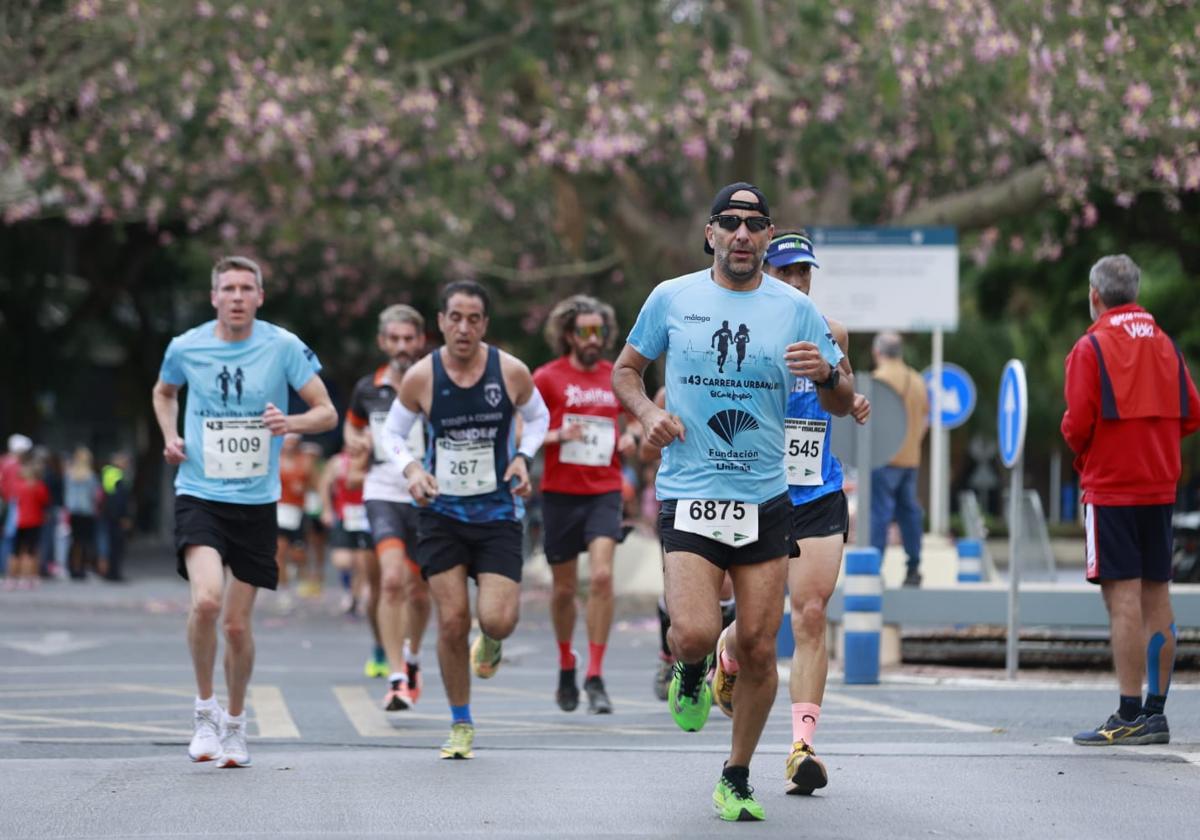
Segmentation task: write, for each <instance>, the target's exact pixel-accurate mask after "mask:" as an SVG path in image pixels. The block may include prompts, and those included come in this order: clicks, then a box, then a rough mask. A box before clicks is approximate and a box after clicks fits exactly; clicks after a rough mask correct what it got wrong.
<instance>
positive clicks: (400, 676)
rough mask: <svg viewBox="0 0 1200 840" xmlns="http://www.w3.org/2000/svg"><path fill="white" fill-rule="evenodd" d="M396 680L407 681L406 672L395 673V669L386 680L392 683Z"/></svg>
mask: <svg viewBox="0 0 1200 840" xmlns="http://www.w3.org/2000/svg"><path fill="white" fill-rule="evenodd" d="M397 681H398V682H402V683H406V682H408V674H397V673H396V672H395V671H393V672H392V673H391V675H389V676H388V682H390V683H394V682H397Z"/></svg>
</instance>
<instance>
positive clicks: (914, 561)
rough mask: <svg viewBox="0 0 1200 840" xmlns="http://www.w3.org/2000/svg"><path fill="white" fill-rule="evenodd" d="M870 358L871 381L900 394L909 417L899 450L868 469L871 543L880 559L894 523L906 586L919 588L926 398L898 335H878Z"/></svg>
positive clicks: (927, 418) (927, 405) (926, 424)
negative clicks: (920, 481)
mask: <svg viewBox="0 0 1200 840" xmlns="http://www.w3.org/2000/svg"><path fill="white" fill-rule="evenodd" d="M871 355H872V356H874V358H875V372H874V377H875V379H876V380H878V381H880V382H883V383H884V384H885V385H888V386H890V387H891V389H892V390H893V391H895V392H896V393H897V394H898V395H899V396H900V399H901V400H902V401H903V402H904V413H905V415H906V416H907V417H908V428H907V430H906V431H905V433H904V442H903V443H902V444H901V445H900V451H898V452H897V453H896V454H895V456H894V457H893V458H892V460H891V461H889V462H888V463H887V465H886V466H882V467H876V468H875V469H873V470H871V545H872V546H874V547H875V548H877V549H878V550H879V555H880V557H882V556H883V552H884V549H886V548H887V534H888V528H889V526H891V524H892V522H893V521H895V522H896V523H897V524H898V525H899V526H900V536H901V539H902V540H903V542H904V552H905V554H907V555H908V560H907V566H908V571H907V572H906V574H905V576H904V585H905V586H920V585H921V571H920V570H921V535H922V533H923V532H924V512H923V511H922V510H921V503H920V502H919V501H917V474H918V472H919V471H920V468H921V441H922V440H924V438H925V432H926V430H927V429H928V428H929V394H928V393H927V391H926V389H925V380H924V379H922V378H921V374H919V373H917V372H916V371H915V370H913V369H912V368H911V367H909V366H908V365H907V364H906V363H905V361H904V345H903V343H902V342H901V341H900V336H899V334H898V333H894V332H881V333H879V334H878V335H877V336H875V341H874V342H873V343H872V344H871Z"/></svg>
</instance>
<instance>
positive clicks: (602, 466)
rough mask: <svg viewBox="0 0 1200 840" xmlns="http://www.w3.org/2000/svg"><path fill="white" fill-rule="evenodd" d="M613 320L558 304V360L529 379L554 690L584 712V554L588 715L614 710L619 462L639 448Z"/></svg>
mask: <svg viewBox="0 0 1200 840" xmlns="http://www.w3.org/2000/svg"><path fill="white" fill-rule="evenodd" d="M616 329H617V321H616V316H615V315H614V313H613V309H612V307H611V306H609V305H608V304H605V303H601V302H600V301H598V300H596V299H595V298H591V297H587V296H586V295H573V296H571V297H569V298H567V299H566V300H562V301H559V303H558V304H557V305H555V307H554V309H553V310H551V312H550V317H549V318H548V319H547V321H546V328H545V336H546V342H547V343H548V344H549V345H550V347H551V348H552V349H554V350H555V351H556V352H557V353H559V358H557V359H555V360H554V361H553V362H549V363H547V364H545V365H542V366H541V367H540V368H538V369H537V370H535V371H534V372H533V384H534V385H536V386H537V389H538V391H539V392H540V393H541V394H542V398H543V399H544V400H545V401H546V406H547V408H549V409H550V431H549V432H547V433H546V456H545V457H546V460H545V468H544V470H543V472H542V511H543V521H544V522H545V527H544V543H545V549H546V560H547V562H549V564H550V572H551V575H552V577H553V580H554V584H553V587H554V588H553V596H552V597H551V600H550V618H551V621H552V622H553V624H554V636H555V641H556V642H557V643H558V668H559V671H558V690H557V692H556V693H555V700H556V701H557V702H558V707H559V708H560V709H562V710H563V711H564V712H571V711H574V710H575V707H576V706H578V705H579V687H578V686H577V684H576V681H575V668H576V653H575V651H573V650H572V649H571V635H572V633H573V632H574V631H575V613H576V608H575V595H576V592H577V590H578V588H579V554H580V552H582V551H584V550H586V551H587V553H588V570H589V572H590V578H591V580H590V583H589V586H588V599H587V613H586V623H587V634H588V668H587V676H586V678H585V679H584V682H583V688H584V691H586V692H587V698H588V712H589V713H591V714H594V715H603V714H609V713H611V712H612V701H611V700H609V697H608V692H607V691H605V688H604V677H603V675H602V663H603V660H604V650H605V647H606V646H607V644H608V632H609V629H610V627H611V626H612V618H613V579H612V571H613V553H614V552H615V551H616V548H617V543H618V542H619V541H620V539H621V456H622V455H631V454H633V452H634V450H635V448H636V447H637V441H636V440H635V439H634V437H633V435H631V434H629V433H628V432H624V433H622V432H621V430H620V428H619V426H618V425H617V420H618V418H619V416H620V415H621V414H622V411H621V404H620V403H618V402H617V398H616V395H615V394H613V391H612V363H611V362H609V361H608V360H606V359H603V358H601V354H602V353H603V352H604V351H605V350H606V349H607V348H609V347H611V346H612V341H613V338H614V336H615V335H616Z"/></svg>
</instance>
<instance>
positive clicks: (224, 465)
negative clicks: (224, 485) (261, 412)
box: [202, 417, 271, 479]
mask: <svg viewBox="0 0 1200 840" xmlns="http://www.w3.org/2000/svg"><path fill="white" fill-rule="evenodd" d="M203 422H204V439H203V442H202V448H203V450H204V477H205V478H218V479H219V478H257V477H258V476H263V475H266V474H267V466H268V464H269V463H270V461H271V430H270V429H268V428H267V426H266V424H265V423H263V421H262V418H261V417H223V418H221V419H206V420H204V421H203Z"/></svg>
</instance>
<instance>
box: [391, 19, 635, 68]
mask: <svg viewBox="0 0 1200 840" xmlns="http://www.w3.org/2000/svg"><path fill="white" fill-rule="evenodd" d="M615 5H617V0H591V2H587V3H581V4H580V5H578V6H572V7H571V8H568V9H556V10H555V11H554V14H552V15H551V16H550V25H551V26H554V27H557V26H563V25H565V24H568V23H573V22H575V21H577V20H579V19H581V18H584V17H587V16H588V15H590V14H591V13H592V12H594V11H597V10H599V9H603V8H605V7H608V6H615ZM533 24H534V18H533V17H532V16H527V17H524V18H522V19H521V20H519V21H517V22H516V23H515V24H514V25H513V26H512V28H511V29H509V30H508V31H507V32H502V33H498V34H496V35H489V36H487V37H486V38H480V39H479V40H478V41H472V42H471V43H469V44H463V45H462V46H461V47H455V48H454V49H452V50H447V51H446V52H444V53H442V54H440V55H436V56H434V57H432V58H426V59H421V60H419V61H414V62H412V63H411V64H409V65H407V66H406V67H403V68H401V70H402V72H404V71H407V72H409V73H414V74H415V75H417V76H418V77H419V78H422V79H424V78H428V77H429V75H430V74H432V73H434V72H437V71H441V70H444V69H445V68H446V67H448V66H450V65H452V64H459V63H461V62H464V61H469V60H471V59H472V58H475V57H476V56H480V55H483V54H484V53H487V52H491V51H492V50H495V49H499V48H501V47H505V46H507V45H509V44H511V43H512V42H513V41H516V40H517V39H519V38H521V37H523V36H524V35H525V34H526V33H527V32H528V31H529V30H530V28H531V27H532V26H533Z"/></svg>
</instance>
